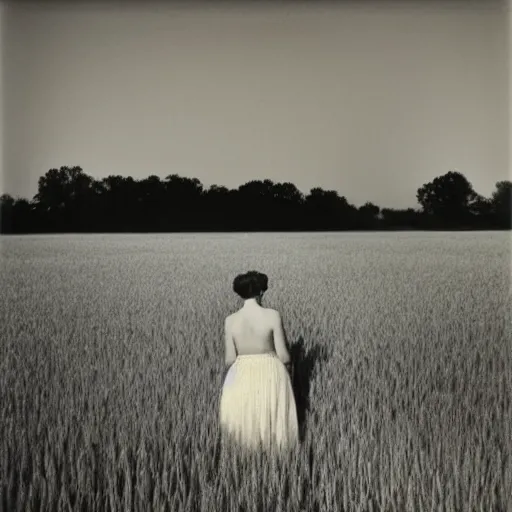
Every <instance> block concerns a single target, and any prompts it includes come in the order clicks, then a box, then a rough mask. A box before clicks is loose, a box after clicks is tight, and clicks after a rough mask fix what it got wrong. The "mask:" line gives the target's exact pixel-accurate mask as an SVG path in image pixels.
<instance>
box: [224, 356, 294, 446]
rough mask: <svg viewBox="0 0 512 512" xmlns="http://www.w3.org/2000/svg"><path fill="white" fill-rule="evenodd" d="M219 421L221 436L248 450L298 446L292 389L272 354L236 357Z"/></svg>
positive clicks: (225, 386) (227, 378) (284, 370)
mask: <svg viewBox="0 0 512 512" xmlns="http://www.w3.org/2000/svg"><path fill="white" fill-rule="evenodd" d="M219 419H220V426H221V431H222V435H223V436H224V437H226V436H227V437H229V438H232V439H234V440H236V441H237V442H239V443H241V444H242V445H243V446H245V447H247V448H251V449H252V448H263V449H266V448H270V449H272V448H274V447H277V448H278V449H281V450H282V449H286V448H291V447H293V446H296V445H297V443H298V440H299V428H298V420H297V408H296V404H295V397H294V394H293V388H292V384H291V380H290V376H289V375H288V372H287V371H286V367H285V366H284V364H283V363H282V362H281V360H280V359H279V358H278V357H277V354H276V353H275V352H267V353H265V354H250V355H238V356H237V358H236V360H235V362H234V363H233V364H232V365H231V367H230V369H229V371H228V373H227V375H226V378H225V381H224V385H223V387H222V393H221V399H220V418H219Z"/></svg>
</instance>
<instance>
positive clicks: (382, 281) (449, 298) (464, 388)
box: [0, 232, 512, 512]
mask: <svg viewBox="0 0 512 512" xmlns="http://www.w3.org/2000/svg"><path fill="white" fill-rule="evenodd" d="M510 241H511V239H510V234H509V233H504V232H501V233H483V232H482V233H380V234H377V233H343V234H326V233H324V234H305V233H302V234H300V233H297V234H199V235H197V234H196V235H193V234H161V235H81V236H79V235H69V236H66V235H62V236H58V235H55V236H49V235H48V236H26V237H1V238H0V263H1V267H0V512H14V511H32V510H37V511H38V510H41V511H53V510H58V511H60V510H62V511H74V510H77V511H87V512H94V511H123V512H125V511H146V510H148V511H170V512H177V511H182V510H183V511H194V510H200V511H212V512H216V511H248V512H249V511H272V512H273V511H288V510H289V511H402V510H406V511H414V512H421V511H464V512H466V511H486V512H487V511H489V512H490V511H512V460H511V455H512V405H511V397H512V344H511V341H512V337H511V333H512V331H511V316H510V315H511V313H510V306H511V300H510V299H511V295H510V279H511V244H510ZM253 269H254V270H258V271H260V272H265V273H267V274H268V276H269V290H268V292H267V294H266V295H265V298H264V305H267V306H269V307H274V308H276V309H278V310H279V311H280V312H281V314H282V316H283V321H284V325H285V329H286V330H287V333H288V338H289V342H290V345H291V352H292V354H293V357H294V388H295V392H296V397H297V404H298V409H299V419H300V424H301V444H300V446H299V447H298V448H297V449H296V450H294V451H293V452H291V453H290V454H289V455H288V456H286V457H285V458H283V459H275V458H273V457H270V456H266V455H254V456H253V455H250V454H245V453H242V452H240V451H238V450H236V449H233V448H231V449H229V450H228V449H225V450H221V445H220V434H219V430H218V424H217V419H218V402H219V398H220V390H221V386H222V377H223V356H224V353H223V337H222V336H223V332H222V328H223V321H224V317H225V316H226V315H227V314H229V313H230V312H232V311H234V310H235V309H236V308H237V307H238V306H240V305H241V304H240V301H239V299H237V297H236V296H235V294H234V293H233V292H232V290H231V283H232V280H233V278H234V277H235V275H236V274H238V273H240V272H245V271H247V270H253Z"/></svg>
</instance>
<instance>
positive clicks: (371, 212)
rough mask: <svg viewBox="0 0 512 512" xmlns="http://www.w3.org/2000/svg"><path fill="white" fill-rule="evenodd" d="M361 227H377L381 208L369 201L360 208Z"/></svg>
mask: <svg viewBox="0 0 512 512" xmlns="http://www.w3.org/2000/svg"><path fill="white" fill-rule="evenodd" d="M358 214H359V227H360V228H361V229H376V228H377V227H378V226H379V214H380V208H379V207H378V206H376V205H374V204H373V203H370V202H367V203H365V204H364V205H363V206H360V207H359V209H358Z"/></svg>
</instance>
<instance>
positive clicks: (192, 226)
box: [165, 174, 205, 231]
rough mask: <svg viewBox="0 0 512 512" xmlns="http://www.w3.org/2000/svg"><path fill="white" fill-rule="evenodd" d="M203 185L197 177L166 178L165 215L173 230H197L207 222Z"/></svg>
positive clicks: (173, 176)
mask: <svg viewBox="0 0 512 512" xmlns="http://www.w3.org/2000/svg"><path fill="white" fill-rule="evenodd" d="M202 199H203V185H202V183H201V182H200V181H199V180H198V179H197V178H186V177H183V176H179V175H177V174H170V175H169V176H167V177H166V178H165V216H166V224H167V225H168V226H169V227H170V228H171V231H189V230H191V231H195V230H198V229H201V227H202V226H203V225H204V223H205V215H204V213H203V208H202V206H203V201H202Z"/></svg>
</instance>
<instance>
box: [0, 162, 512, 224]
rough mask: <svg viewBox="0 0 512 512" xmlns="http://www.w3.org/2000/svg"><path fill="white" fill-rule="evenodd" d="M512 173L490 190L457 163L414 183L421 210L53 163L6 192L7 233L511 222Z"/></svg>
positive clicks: (261, 185)
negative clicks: (20, 189)
mask: <svg viewBox="0 0 512 512" xmlns="http://www.w3.org/2000/svg"><path fill="white" fill-rule="evenodd" d="M511 196H512V184H511V182H510V181H500V182H498V183H496V190H495V191H494V193H493V194H492V197H491V198H489V199H487V198H485V197H482V196H481V195H479V194H477V193H476V192H475V191H474V190H473V187H472V185H471V184H470V183H469V181H468V180H467V179H466V178H465V177H464V176H463V175H462V174H460V173H458V172H448V173H447V174H445V175H444V176H440V177H437V178H435V179H434V180H433V181H432V182H431V183H427V184H424V185H423V186H422V187H420V188H419V189H418V191H417V196H416V197H417V199H418V201H419V203H420V204H421V206H422V209H421V210H416V209H413V208H407V209H393V208H380V207H379V206H377V205H375V204H373V203H371V202H366V203H365V204H363V205H362V206H361V207H359V208H357V207H355V206H354V205H352V204H350V203H349V202H348V201H347V199H346V198H345V197H344V196H341V195H340V194H339V193H338V192H337V191H335V190H324V189H322V188H320V187H314V188H312V189H311V190H310V191H309V193H308V194H307V195H303V194H302V193H301V192H300V191H299V190H298V188H297V187H296V186H295V185H294V184H293V183H289V182H285V183H274V182H273V181H271V180H269V179H264V180H251V181H248V182H247V183H244V184H242V185H240V186H239V187H238V188H236V189H232V190H230V189H228V188H226V187H223V186H219V185H212V186H211V187H210V188H209V189H207V190H205V189H204V188H203V185H202V183H201V182H200V181H199V180H198V179H197V178H186V177H183V176H179V175H178V174H170V175H168V176H167V177H166V178H164V179H161V178H159V177H158V176H156V175H149V176H148V177H147V178H144V179H140V180H135V179H133V178H132V177H124V176H119V175H109V176H107V177H106V178H102V179H98V180H95V179H93V178H92V177H90V176H88V175H87V174H85V173H84V172H83V169H82V168H81V167H80V166H73V167H69V166H62V167H61V168H60V169H54V168H53V169H50V170H49V171H48V172H47V173H46V174H45V175H44V176H42V177H41V178H39V180H38V191H37V194H36V195H35V196H34V198H33V199H32V200H31V201H28V200H26V199H23V198H16V199H15V198H13V197H12V196H10V195H8V194H4V195H2V196H1V197H0V232H1V233H51V232H155V231H156V232H176V231H178V232H179V231H294V230H299V231H317V230H330V231H339V230H354V229H358V230H368V229H371V230H375V229H379V230H380V229H383V230H403V229H510V228H511Z"/></svg>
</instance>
